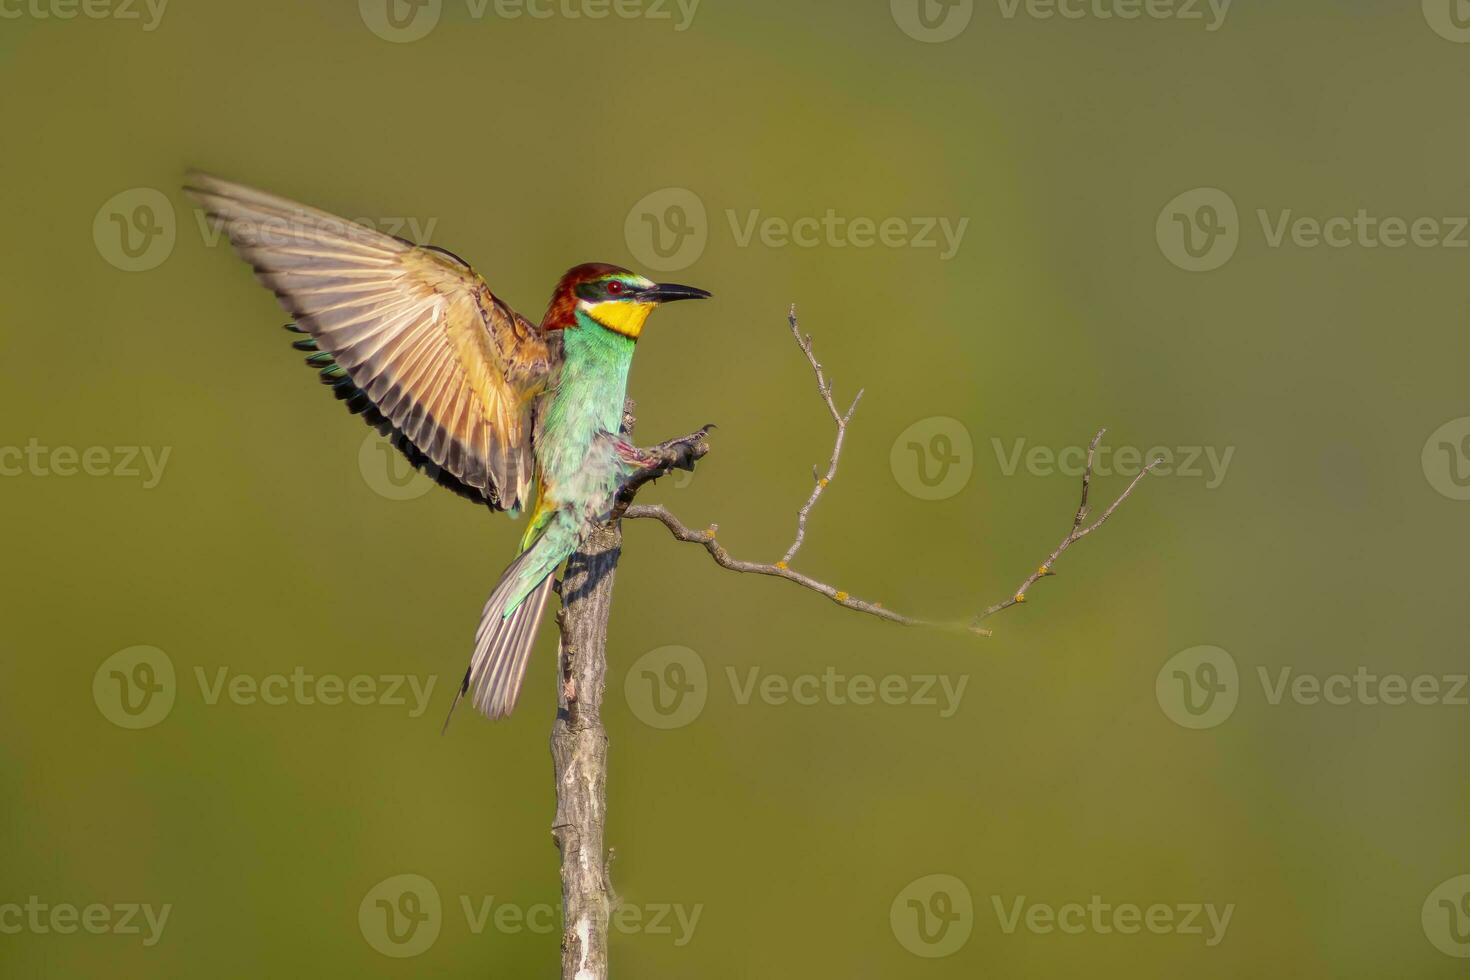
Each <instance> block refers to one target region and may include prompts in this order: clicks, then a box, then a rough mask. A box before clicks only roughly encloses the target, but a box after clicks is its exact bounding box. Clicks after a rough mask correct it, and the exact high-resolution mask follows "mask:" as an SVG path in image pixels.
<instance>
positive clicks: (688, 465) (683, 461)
mask: <svg viewBox="0 0 1470 980" xmlns="http://www.w3.org/2000/svg"><path fill="white" fill-rule="evenodd" d="M787 321H788V323H789V324H790V326H791V333H792V336H794V337H795V338H796V343H797V345H798V346H799V347H800V348H801V351H802V353H803V354H804V355H806V358H807V361H808V362H809V363H810V364H811V366H812V370H813V371H814V372H815V373H816V377H817V392H818V394H820V395H821V397H822V401H823V402H824V403H825V404H826V406H827V410H828V412H830V413H831V415H832V420H833V422H835V423H836V425H837V438H836V440H835V444H834V445H833V448H832V457H831V460H830V461H829V462H828V464H827V475H826V476H825V477H823V476H820V475H818V474H817V473H816V471H815V468H813V474H812V475H813V476H814V477H816V486H815V487H814V488H813V489H812V493H811V495H810V496H809V497H808V498H807V501H806V503H805V504H804V505H803V506H802V508H801V510H800V511H799V512H798V513H797V518H796V540H795V541H793V542H792V544H791V547H790V548H788V549H787V551H786V554H785V555H784V556H782V558H781V560H780V561H777V562H774V563H770V562H756V561H746V560H744V559H740V558H736V557H734V556H733V555H731V554H730V552H729V551H727V550H726V549H725V548H724V546H723V545H721V544H720V543H719V541H718V540H716V535H717V534H718V532H719V525H718V524H711V525H710V526H709V527H707V528H705V529H704V530H702V531H696V530H693V529H691V528H690V527H689V526H688V525H686V524H685V523H684V522H683V521H681V520H679V518H677V517H675V516H674V514H673V513H672V512H670V511H669V509H668V508H667V507H664V506H663V505H662V504H632V503H631V501H632V497H633V492H636V490H637V488H638V487H639V486H642V485H643V484H644V483H646V482H648V480H650V479H655V478H656V477H657V476H662V475H663V474H664V473H667V472H668V471H669V469H672V468H675V467H678V468H685V469H693V467H694V463H695V462H697V461H698V460H699V459H700V458H702V457H703V456H704V455H705V453H707V452H708V451H709V447H708V446H707V445H706V444H705V443H704V441H703V440H704V436H705V435H707V434H708V431H709V428H710V427H709V426H706V427H705V428H704V429H701V430H699V431H698V432H696V433H691V434H690V435H688V436H685V437H683V438H682V439H675V440H671V441H670V442H668V443H664V444H662V445H661V446H657V447H654V449H653V450H646V452H649V453H650V454H654V455H656V456H657V458H659V460H660V466H659V467H655V468H654V471H650V472H652V473H653V475H650V476H646V477H644V478H641V479H639V480H638V482H637V483H636V485H635V484H630V485H629V488H625V491H624V494H623V495H622V497H620V500H619V507H620V511H619V513H620V514H621V516H623V517H627V518H632V519H639V518H642V519H646V520H656V521H658V522H659V523H661V524H662V525H663V526H664V527H666V528H668V530H669V533H670V534H672V535H673V536H674V538H675V540H678V541H683V542H686V543H689V544H698V545H702V546H703V547H704V550H705V551H706V552H708V553H709V556H710V557H711V558H713V559H714V561H715V564H717V565H719V566H720V567H721V568H727V569H729V570H730V571H732V572H741V573H744V574H748V575H768V576H770V577H772V578H780V579H785V580H786V581H788V582H793V583H795V584H797V585H799V586H801V587H802V588H804V589H809V590H811V591H813V592H816V593H819V594H821V595H824V596H826V597H827V598H828V599H831V600H832V601H833V602H836V603H837V604H838V605H840V606H842V607H844V608H846V609H852V610H854V611H856V612H861V613H866V614H868V615H870V616H876V617H877V618H879V619H883V620H887V621H888V622H890V623H898V624H899V625H901V626H924V627H930V628H936V629H961V630H966V631H968V632H971V633H976V634H979V635H981V636H990V635H991V632H990V630H988V629H985V628H984V627H982V626H981V625H980V623H981V621H982V620H984V619H986V618H988V617H990V616H993V615H994V614H996V613H998V612H1000V611H1001V610H1002V609H1009V608H1010V607H1011V606H1015V605H1019V604H1021V603H1023V602H1025V601H1026V593H1027V592H1028V591H1029V590H1030V589H1031V587H1032V586H1033V585H1035V584H1036V583H1037V582H1038V581H1040V580H1041V579H1043V578H1046V577H1047V576H1049V575H1054V574H1056V572H1055V571H1054V569H1053V566H1055V565H1056V563H1057V560H1058V559H1059V558H1061V556H1062V554H1063V553H1064V552H1065V551H1066V550H1067V549H1068V548H1070V547H1071V546H1072V545H1074V544H1076V543H1077V542H1078V541H1080V540H1081V539H1082V538H1084V537H1086V536H1087V535H1089V534H1091V533H1092V532H1093V531H1096V530H1097V529H1098V528H1100V527H1102V526H1103V524H1104V523H1106V522H1107V520H1108V518H1110V517H1112V516H1113V513H1114V512H1115V511H1116V510H1117V509H1118V507H1119V506H1121V505H1122V503H1123V501H1125V500H1127V499H1128V498H1129V497H1130V496H1132V495H1133V491H1134V490H1135V489H1137V487H1138V485H1139V484H1140V483H1141V482H1143V478H1144V477H1146V476H1148V474H1149V473H1151V472H1152V471H1153V469H1154V467H1156V466H1158V465H1159V464H1160V463H1162V462H1163V460H1161V459H1154V460H1150V461H1149V463H1148V465H1146V466H1144V468H1143V469H1142V470H1141V471H1139V473H1138V475H1137V476H1135V477H1134V478H1133V481H1132V482H1131V483H1129V484H1128V487H1127V489H1126V490H1124V491H1123V492H1122V493H1121V494H1120V495H1119V496H1118V498H1117V499H1116V500H1114V501H1113V502H1112V503H1111V504H1109V505H1108V507H1107V509H1106V510H1104V511H1103V514H1102V516H1101V517H1099V518H1098V519H1097V520H1096V521H1095V522H1093V523H1092V524H1086V523H1085V522H1086V519H1087V515H1088V504H1087V499H1088V495H1089V493H1090V492H1091V489H1092V467H1093V462H1094V460H1095V459H1096V457H1097V447H1098V445H1099V443H1101V442H1102V438H1103V435H1104V434H1105V433H1106V432H1107V429H1105V428H1104V429H1099V430H1098V432H1097V435H1095V436H1093V437H1092V442H1091V443H1089V444H1088V447H1087V465H1086V466H1085V467H1084V468H1083V471H1082V502H1081V504H1080V505H1079V506H1078V508H1077V513H1076V514H1075V515H1074V516H1073V518H1072V526H1071V528H1070V529H1069V530H1068V532H1067V536H1066V537H1065V538H1063V539H1062V543H1061V544H1059V545H1057V547H1056V549H1055V550H1053V551H1052V553H1051V554H1050V555H1049V556H1047V558H1046V560H1045V561H1043V562H1042V563H1041V565H1040V566H1038V567H1037V569H1036V571H1034V572H1032V573H1031V574H1030V575H1028V576H1027V577H1026V579H1025V580H1024V581H1022V583H1021V584H1020V585H1019V586H1018V587H1017V588H1016V589H1015V591H1013V592H1012V593H1011V595H1010V597H1009V598H1007V599H1004V600H1002V601H1001V602H997V603H995V604H994V605H992V606H989V607H987V608H986V609H985V610H984V611H982V612H980V613H977V614H976V615H975V616H974V617H973V618H971V619H970V620H969V621H968V622H944V621H937V620H930V619H921V618H918V617H914V616H906V615H904V614H903V613H899V612H896V611H894V610H892V609H889V608H887V607H885V606H884V605H883V604H882V603H878V602H871V601H869V600H866V599H859V598H857V597H855V596H853V595H852V594H851V593H848V592H846V591H844V590H842V589H839V588H837V587H836V586H833V585H828V584H827V583H825V582H820V581H818V580H817V579H814V578H812V577H811V576H810V575H805V574H803V573H801V572H798V571H795V570H794V569H792V568H791V567H790V562H791V559H792V558H793V557H795V555H796V553H797V552H798V551H799V550H800V549H801V546H802V544H803V543H804V542H805V540H806V524H807V518H808V516H809V515H810V514H811V511H812V508H813V507H814V506H815V505H816V503H817V501H818V500H819V499H820V498H821V496H822V491H824V490H825V489H826V488H827V485H828V484H829V483H831V481H832V478H833V477H834V476H835V475H836V473H837V463H838V459H839V458H840V457H841V455H842V445H843V440H844V438H845V437H846V435H847V425H848V423H849V422H850V421H851V420H852V415H853V412H855V411H856V410H857V405H858V401H859V400H860V399H861V398H862V396H863V393H862V391H859V392H858V394H857V397H856V398H854V399H853V402H852V406H851V407H850V408H849V409H848V410H847V413H846V414H845V415H844V414H842V413H840V412H839V411H838V410H837V405H836V403H835V402H834V401H833V398H832V385H831V382H830V381H828V380H827V377H826V375H825V373H824V372H823V370H822V365H821V363H820V362H819V361H818V360H817V358H816V355H815V354H814V353H813V350H812V338H811V337H810V336H807V335H803V334H802V332H801V327H800V325H799V324H798V321H797V318H796V307H794V306H793V307H792V308H791V310H790V312H789V313H788V315H787ZM655 471H656V472H655Z"/></svg>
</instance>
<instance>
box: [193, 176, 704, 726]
mask: <svg viewBox="0 0 1470 980" xmlns="http://www.w3.org/2000/svg"><path fill="white" fill-rule="evenodd" d="M185 192H186V193H187V194H189V196H190V197H192V198H193V199H194V200H195V201H196V202H198V204H199V205H200V206H201V207H203V209H204V210H205V212H207V213H208V214H209V215H210V216H211V217H212V218H213V219H214V220H215V221H216V222H217V223H218V226H219V227H221V228H222V229H223V230H224V233H225V234H226V235H227V236H228V237H229V240H230V242H231V244H232V245H234V247H235V249H236V251H238V252H239V253H240V255H241V257H242V258H244V259H245V261H247V262H249V263H250V265H251V266H253V267H254V269H255V274H256V277H257V278H258V279H259V280H260V281H261V282H262V283H264V284H265V286H267V287H268V288H269V289H271V290H272V291H274V292H275V294H276V297H277V298H278V299H279V300H280V302H281V305H282V306H283V307H285V309H286V310H287V311H288V312H289V313H290V314H291V316H292V317H293V318H294V319H295V323H294V324H289V325H288V329H290V330H293V331H295V332H297V333H302V334H305V335H306V336H305V337H304V338H302V339H299V340H297V341H296V342H295V346H296V347H297V348H298V349H299V350H303V351H307V352H308V353H309V356H308V357H307V363H308V364H309V365H311V366H312V367H314V368H317V369H318V370H319V371H320V373H321V378H322V381H323V382H324V383H326V384H328V385H330V386H332V388H333V389H335V391H336V395H337V397H338V398H339V399H342V400H344V401H345V402H346V403H347V408H348V409H349V410H350V411H351V412H352V413H354V414H357V415H361V416H362V417H363V419H364V420H366V421H367V423H368V424H369V425H371V426H373V427H375V428H376V429H377V430H378V431H379V432H380V433H381V434H382V435H383V436H385V437H386V438H388V439H389V440H391V442H392V443H393V445H395V446H396V447H397V448H398V449H399V450H400V451H401V452H402V453H403V454H404V455H405V456H406V457H407V458H408V460H409V462H410V463H412V464H413V465H414V466H416V467H418V468H420V469H423V470H425V471H427V472H429V473H431V474H433V475H434V477H435V479H436V480H437V481H438V482H439V483H440V484H442V485H444V486H446V487H448V488H449V489H451V490H454V491H455V492H456V493H459V494H460V495H462V496H465V497H468V498H470V499H471V500H475V501H479V502H482V503H484V504H485V505H487V506H488V507H489V508H490V509H491V510H494V511H500V510H504V511H509V512H511V513H512V514H515V513H518V512H519V511H521V510H522V509H523V508H526V507H527V506H529V508H530V521H529V526H528V527H527V528H526V533H525V535H524V537H523V538H522V539H521V547H520V554H519V556H518V557H517V558H516V559H515V561H513V562H511V564H510V566H509V567H508V568H506V570H505V572H504V574H503V575H502V576H501V578H500V581H499V583H498V584H497V585H496V586H495V589H494V591H492V592H491V594H490V599H489V601H488V602H486V604H485V609H484V612H483V613H482V615H481V620H480V626H479V630H478V631H477V632H476V634H475V648H474V653H473V655H472V657H471V659H470V665H469V669H468V670H467V671H466V672H465V678H464V683H463V684H462V685H461V687H460V691H459V694H458V695H457V696H456V698H455V704H456V705H458V703H459V701H460V699H461V698H463V697H464V696H465V694H467V693H472V700H473V701H474V704H475V707H476V708H478V709H479V710H480V711H481V712H483V713H484V714H485V715H487V716H489V717H490V718H503V717H505V716H506V715H508V714H510V712H511V709H512V708H514V707H515V703H516V698H517V696H518V695H519V693H520V688H521V680H522V678H524V676H525V673H526V662H527V658H528V655H529V653H530V650H531V644H532V642H533V641H534V640H535V638H536V627H537V625H538V623H539V621H540V619H541V614H542V612H543V611H544V610H545V608H546V602H547V599H548V597H549V595H550V592H551V589H552V583H553V575H554V573H555V571H556V569H557V567H558V566H559V565H560V564H561V563H562V562H563V561H565V560H566V559H567V557H569V556H570V555H571V554H572V552H573V551H575V550H576V548H577V545H578V543H579V541H580V540H581V539H582V536H583V535H584V534H585V533H586V531H587V530H589V529H590V528H591V527H592V526H594V525H595V523H596V522H598V521H599V520H600V519H601V518H602V517H604V516H605V515H606V514H608V513H609V511H610V510H611V507H612V504H613V500H614V497H615V495H616V493H617V491H618V489H619V487H620V486H621V485H622V484H623V482H624V481H625V480H626V479H627V478H628V477H629V476H630V475H631V474H632V473H634V472H636V471H637V470H638V468H639V467H641V466H647V465H649V464H650V463H651V460H649V459H648V458H647V457H645V456H643V455H642V454H640V453H639V452H638V450H636V449H634V448H633V447H632V446H630V445H628V444H627V443H626V442H624V441H623V440H622V439H621V438H620V436H619V429H620V428H621V423H622V415H623V401H624V398H625V396H626V393H627V387H628V369H629V367H630V366H631V365H632V362H633V351H634V349H635V348H636V347H637V343H638V337H639V335H640V334H641V333H642V332H643V326H644V323H645V322H646V321H647V319H648V316H649V314H650V313H652V312H653V310H654V308H655V307H657V306H658V305H659V304H661V303H668V302H671V301H673V300H681V299H704V298H708V297H709V295H710V294H709V293H707V292H705V291H704V290H702V289H695V288H693V287H691V286H678V285H672V284H668V283H656V282H653V281H652V280H649V279H646V278H644V277H643V276H640V275H637V274H635V273H632V272H629V271H628V270H627V269H622V268H619V267H618V266H615V265H606V264H602V263H594V264H589V265H579V266H577V267H576V268H574V269H572V270H571V271H569V272H568V273H567V274H566V275H564V276H562V278H561V281H560V282H559V283H558V284H557V286H556V290H555V291H554V292H553V293H552V297H551V305H550V307H549V308H548V309H547V311H546V316H545V317H543V318H542V320H541V324H540V326H537V325H535V324H533V323H531V322H530V321H529V320H527V319H526V318H525V317H523V316H521V315H520V314H518V313H516V312H514V311H513V310H511V309H510V307H508V306H507V305H506V304H505V303H504V302H502V301H501V300H500V299H498V298H497V297H496V296H495V295H494V294H493V293H492V292H491V291H490V288H489V286H487V285H486V283H485V281H484V280H483V279H481V278H480V276H479V275H478V274H476V273H475V271H474V270H473V269H471V268H470V266H469V264H468V263H466V262H465V261H464V260H463V259H461V258H459V257H458V256H457V255H454V254H453V253H452V252H449V251H446V250H444V249H441V248H437V247H435V246H421V245H415V244H414V243H412V242H409V241H405V240H403V239H400V238H395V237H392V236H389V235H385V234H381V233H379V232H377V231H375V230H373V229H371V228H368V227H366V226H363V225H360V224H357V223H355V222H351V221H347V220H344V219H342V218H338V217H335V216H333V215H331V214H328V213H326V212H324V211H319V210H316V209H315V208H310V207H306V206H304V205H301V204H296V203H293V202H291V201H287V200H284V199H282V198H279V197H276V196H274V195H271V194H266V193H264V192H261V191H257V190H253V189H251V188H248V187H242V186H240V185H238V184H232V183H229V182H227V181H223V180H219V179H217V178H215V177H210V176H208V175H205V174H199V173H194V174H190V175H189V178H188V180H187V183H186V186H185ZM450 710H451V713H452V711H453V708H452V707H451V709H450ZM446 724H447V722H446Z"/></svg>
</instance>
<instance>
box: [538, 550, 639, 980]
mask: <svg viewBox="0 0 1470 980" xmlns="http://www.w3.org/2000/svg"><path fill="white" fill-rule="evenodd" d="M622 543H623V534H622V528H621V526H620V525H619V524H618V522H616V521H614V522H612V523H609V524H604V525H602V526H600V527H598V528H596V529H595V530H593V531H592V533H591V534H589V535H588V536H587V539H586V541H584V542H583V545H582V549H581V550H580V551H578V552H577V553H576V554H575V555H573V556H572V557H571V559H570V560H569V561H568V562H567V571H566V576H565V577H564V578H563V579H562V608H561V611H560V612H559V613H558V614H557V625H558V626H559V627H560V629H561V650H560V656H559V658H558V659H559V661H560V665H561V675H560V678H561V684H560V691H559V693H558V694H557V710H556V723H555V725H554V726H553V727H552V731H551V757H552V761H553V763H554V765H555V768H556V820H555V822H554V823H553V825H552V828H551V833H552V836H553V837H555V838H556V846H557V849H558V850H560V851H561V897H562V936H561V975H562V977H563V980H606V977H607V922H608V916H609V915H610V914H611V913H612V887H611V884H610V883H609V882H608V879H607V860H606V854H607V850H606V847H605V846H604V842H603V827H604V826H605V823H606V818H607V732H606V731H605V730H604V729H603V727H602V697H603V693H604V691H605V689H606V677H607V622H608V616H609V614H610V613H611V612H612V591H613V577H614V572H615V571H616V570H617V566H618V558H619V557H620V556H621V554H622Z"/></svg>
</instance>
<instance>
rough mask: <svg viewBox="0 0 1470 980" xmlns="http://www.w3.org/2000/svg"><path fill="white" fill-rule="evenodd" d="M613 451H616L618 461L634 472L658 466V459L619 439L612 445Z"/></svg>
mask: <svg viewBox="0 0 1470 980" xmlns="http://www.w3.org/2000/svg"><path fill="white" fill-rule="evenodd" d="M613 449H614V450H616V451H617V454H618V459H621V460H622V461H623V462H625V463H627V464H628V465H629V466H631V467H633V468H634V469H635V470H647V469H653V468H654V467H656V466H658V465H659V459H658V458H657V457H655V456H652V455H650V454H649V453H648V452H646V451H645V450H642V449H639V448H638V447H637V446H635V445H633V444H631V443H627V442H624V441H623V440H621V439H619V440H618V441H617V442H615V443H613Z"/></svg>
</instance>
